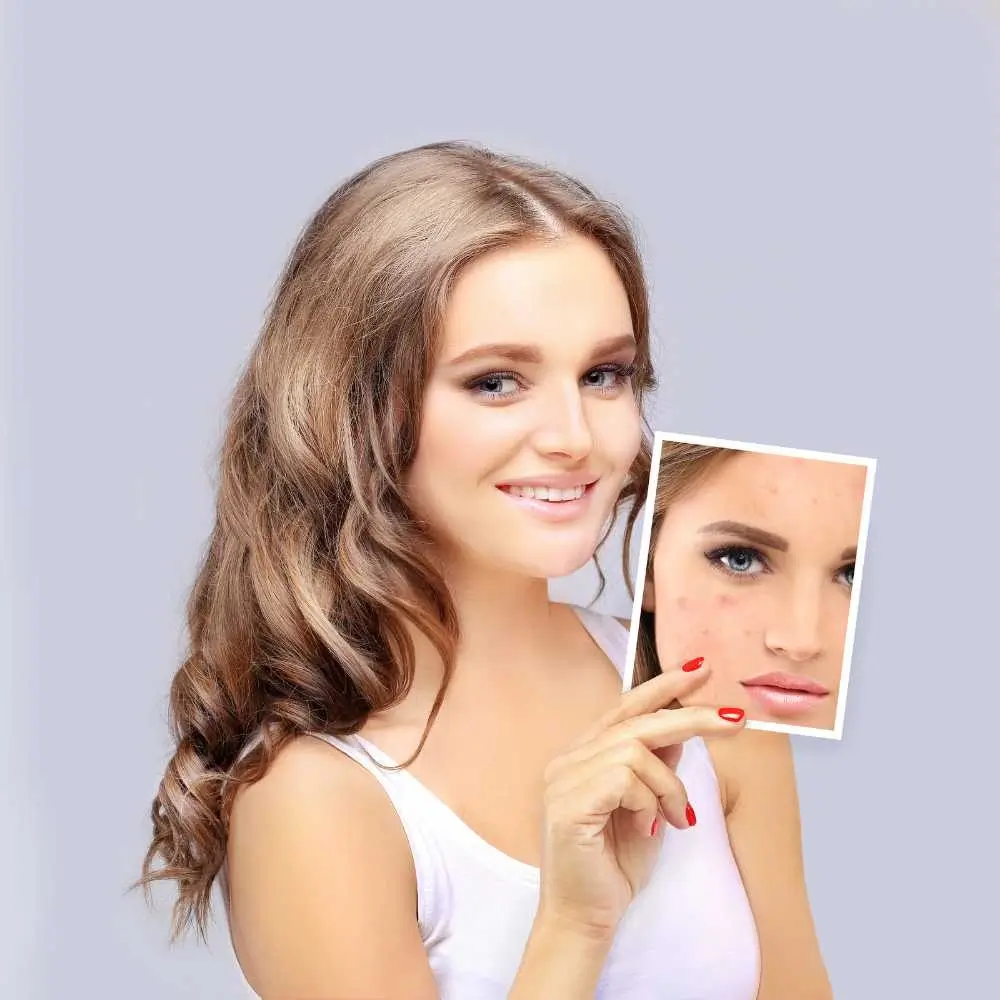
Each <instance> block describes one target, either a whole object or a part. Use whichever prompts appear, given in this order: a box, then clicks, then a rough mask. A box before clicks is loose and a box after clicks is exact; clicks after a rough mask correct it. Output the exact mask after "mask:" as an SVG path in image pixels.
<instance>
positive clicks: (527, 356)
mask: <svg viewBox="0 0 1000 1000" xmlns="http://www.w3.org/2000/svg"><path fill="white" fill-rule="evenodd" d="M627 347H635V337H634V336H633V335H632V334H631V333H625V334H621V335H620V336H617V337H606V338H605V339H604V340H600V341H598V342H597V343H596V344H594V347H593V349H592V350H591V352H590V355H589V358H590V360H594V359H595V358H598V357H600V356H601V355H604V354H611V353H612V352H614V351H620V350H624V349H625V348H627ZM478 358H506V359H507V360H508V361H519V362H521V363H522V364H532V365H537V364H541V362H542V352H541V351H540V350H539V349H538V348H537V347H535V346H534V345H533V344H502V343H498V344H480V345H479V346H478V347H470V348H469V350H467V351H463V352H462V353H461V354H459V355H457V356H456V357H454V358H452V359H451V360H450V361H448V362H447V364H448V365H461V364H465V363H466V362H468V361H475V360H476V359H478Z"/></svg>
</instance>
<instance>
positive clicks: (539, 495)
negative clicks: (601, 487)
mask: <svg viewBox="0 0 1000 1000" xmlns="http://www.w3.org/2000/svg"><path fill="white" fill-rule="evenodd" d="M596 484H597V479H596V478H595V477H593V476H581V475H580V474H579V473H576V474H573V475H568V474H553V475H551V476H534V477H531V478H527V479H513V480H510V481H508V482H504V483H500V484H498V485H497V489H498V490H499V491H500V492H501V493H503V494H504V496H506V497H509V498H510V499H511V500H512V501H514V502H515V503H516V504H518V506H520V507H521V508H522V509H524V510H526V511H530V512H531V513H533V514H537V515H539V516H541V517H543V518H545V519H546V520H547V521H570V520H572V519H573V518H575V517H578V516H579V515H580V514H582V513H584V512H585V511H586V510H587V508H588V507H589V506H590V500H591V497H592V495H593V492H594V486H595V485H596Z"/></svg>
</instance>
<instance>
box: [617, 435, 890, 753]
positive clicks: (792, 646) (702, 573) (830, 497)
mask: <svg viewBox="0 0 1000 1000" xmlns="http://www.w3.org/2000/svg"><path fill="white" fill-rule="evenodd" d="M875 467H876V462H875V460H874V459H872V458H858V457H854V456H848V455H837V454H829V453H825V452H815V451H805V450H801V449H796V448H785V447H778V446H772V445H761V444H748V443H744V442H738V441H726V440H719V439H716V438H705V437H696V436H690V435H681V434H667V433H663V432H660V433H657V434H656V436H655V444H654V457H653V467H652V473H651V476H650V483H649V491H648V495H647V502H646V505H645V515H644V516H645V521H644V524H643V529H642V540H641V548H640V557H639V565H640V566H642V567H644V568H645V577H644V579H643V580H642V581H641V585H640V586H637V587H636V588H635V603H634V607H633V615H632V637H631V646H630V649H631V651H632V657H633V659H632V671H633V672H632V674H631V677H632V684H633V685H636V684H640V683H642V682H643V681H646V680H649V679H650V678H652V677H654V676H656V675H657V674H660V673H663V672H665V671H666V670H668V669H677V668H680V669H686V670H689V671H690V670H694V669H695V668H696V667H697V666H700V665H701V664H702V663H708V664H710V665H711V668H712V675H711V678H710V679H709V680H708V681H707V682H706V683H705V684H703V685H701V686H700V687H699V688H698V689H697V691H696V692H694V693H692V694H691V696H690V697H691V702H690V703H691V704H709V705H713V706H717V705H722V706H731V707H733V708H736V709H741V710H743V711H744V712H745V713H746V716H747V720H748V721H747V727H748V728H751V729H763V730H768V731H774V732H783V733H790V734H801V735H811V736H820V737H826V738H832V739H840V738H841V735H842V731H843V725H844V714H845V711H846V705H847V688H848V680H849V677H850V665H851V652H852V645H853V637H854V629H855V623H856V620H857V613H858V601H859V597H860V590H861V568H862V561H863V556H864V547H865V541H866V536H867V528H868V518H869V511H870V506H871V500H872V493H873V489H874V482H875Z"/></svg>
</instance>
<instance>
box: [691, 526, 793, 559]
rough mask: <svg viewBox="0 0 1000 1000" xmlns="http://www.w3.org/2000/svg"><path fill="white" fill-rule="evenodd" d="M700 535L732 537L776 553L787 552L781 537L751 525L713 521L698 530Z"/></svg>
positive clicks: (785, 544)
mask: <svg viewBox="0 0 1000 1000" xmlns="http://www.w3.org/2000/svg"><path fill="white" fill-rule="evenodd" d="M698 534H700V535H710V534H713V535H734V536H735V537H737V538H742V539H743V540H744V541H746V542H751V543H752V544H754V545H762V546H763V547H764V548H766V549H774V550H775V551H777V552H787V551H788V542H787V541H786V540H785V539H784V538H782V537H781V535H773V534H771V532H770V531H765V530H764V529H763V528H755V527H754V526H753V525H752V524H743V523H742V522H741V521H713V522H712V523H711V524H706V525H705V526H704V527H703V528H699V529H698Z"/></svg>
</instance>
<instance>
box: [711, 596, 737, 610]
mask: <svg viewBox="0 0 1000 1000" xmlns="http://www.w3.org/2000/svg"><path fill="white" fill-rule="evenodd" d="M715 603H716V604H717V605H718V606H719V607H720V608H732V607H735V606H736V598H735V597H734V596H733V595H732V594H719V595H718V596H717V597H716V598H715Z"/></svg>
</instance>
